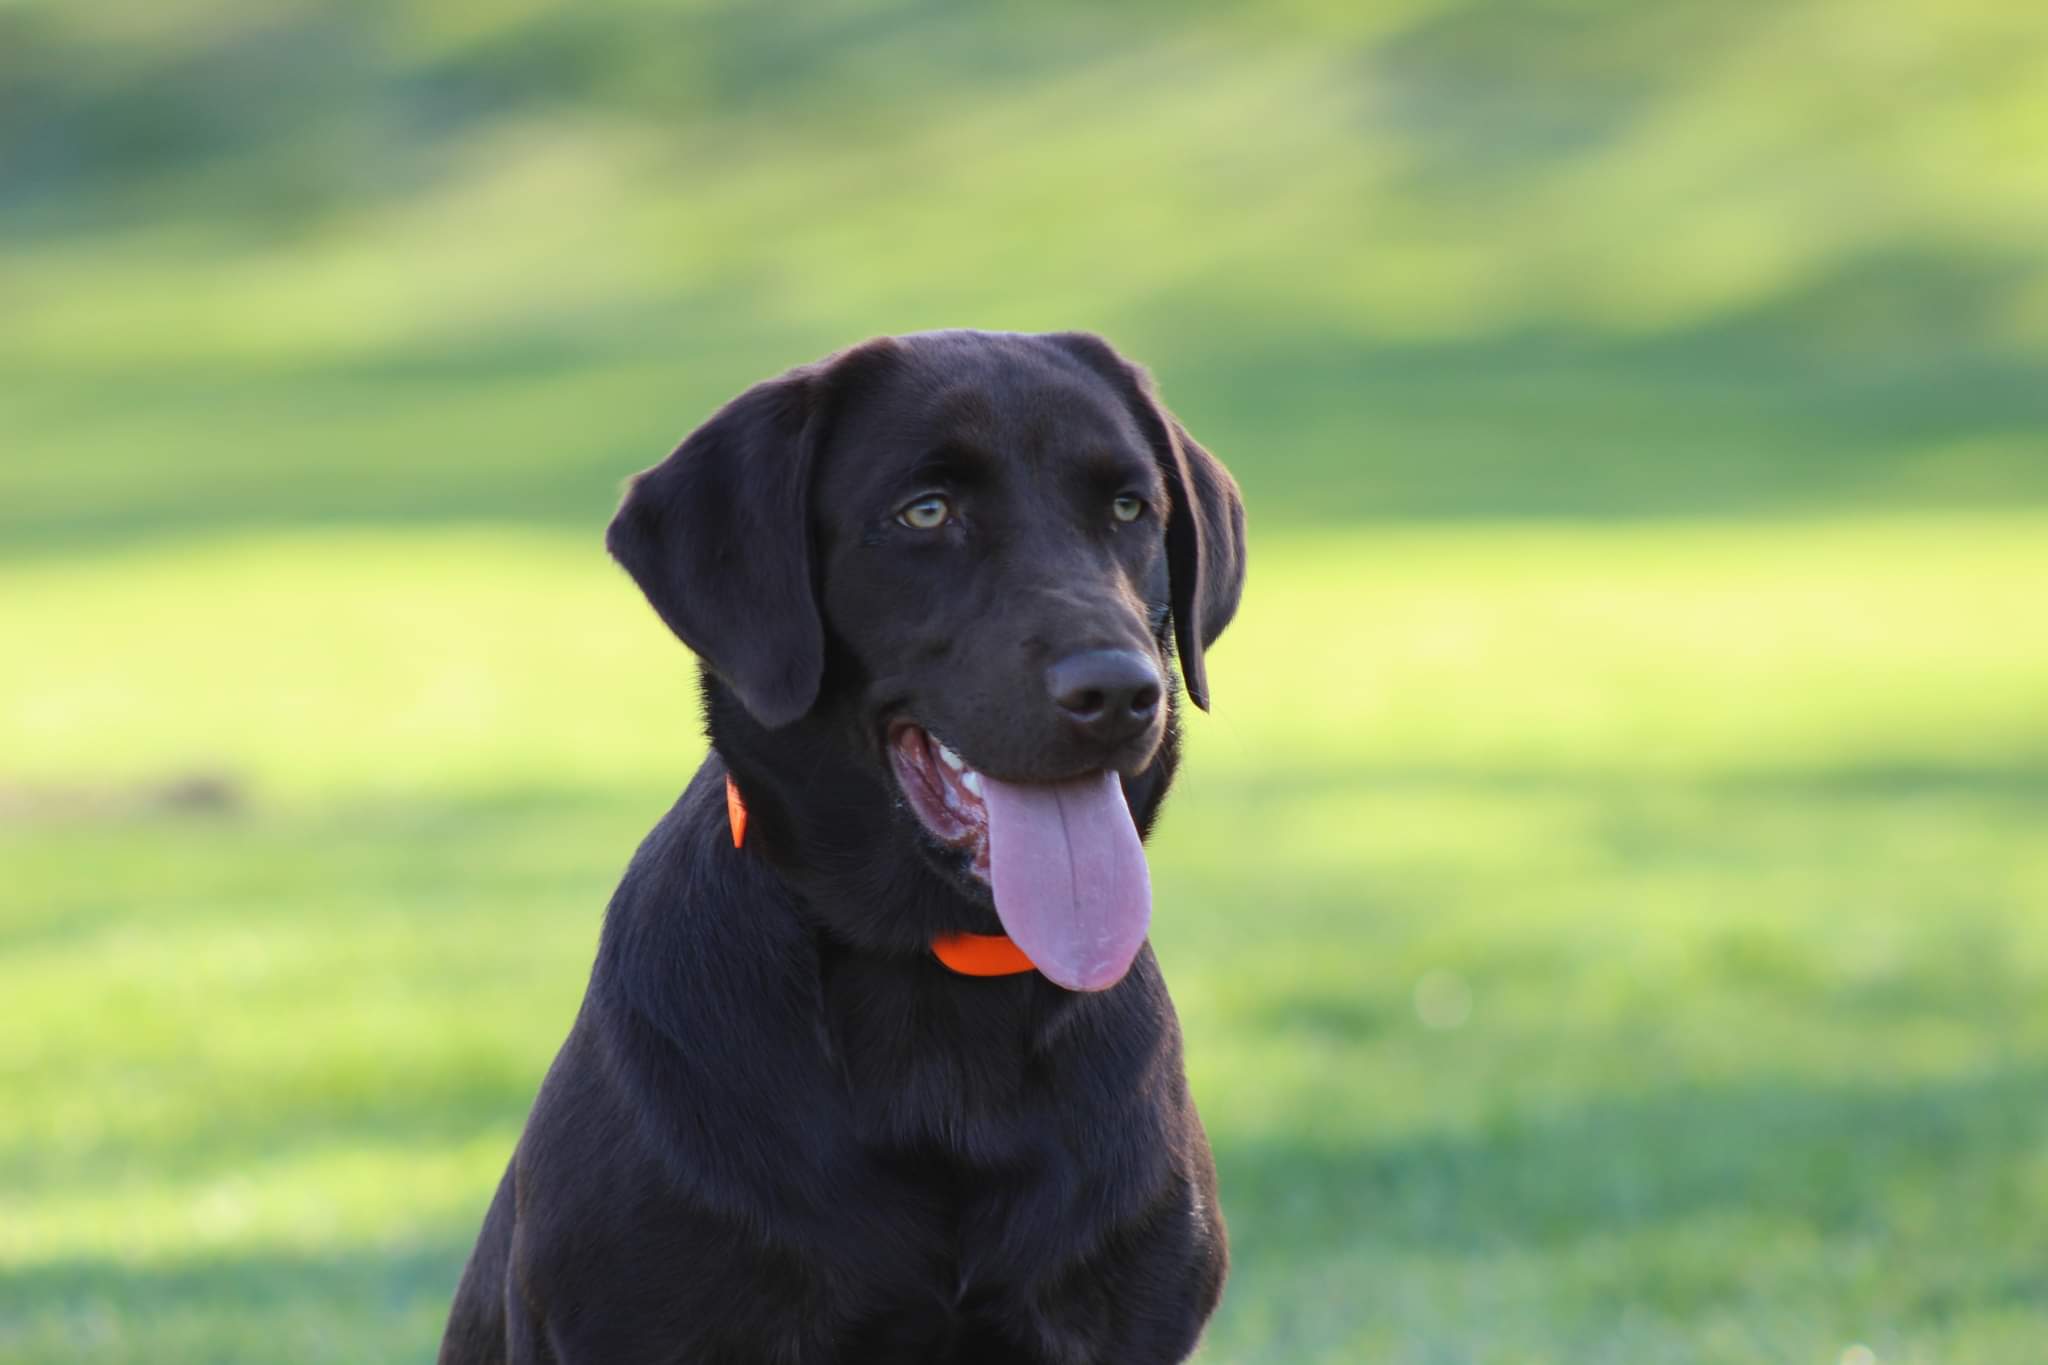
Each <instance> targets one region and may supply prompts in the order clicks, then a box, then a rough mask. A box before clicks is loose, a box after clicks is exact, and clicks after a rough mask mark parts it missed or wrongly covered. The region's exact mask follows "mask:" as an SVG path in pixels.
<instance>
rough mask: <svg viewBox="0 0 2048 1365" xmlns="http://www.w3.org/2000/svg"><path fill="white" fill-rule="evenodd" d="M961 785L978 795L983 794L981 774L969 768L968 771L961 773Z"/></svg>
mask: <svg viewBox="0 0 2048 1365" xmlns="http://www.w3.org/2000/svg"><path fill="white" fill-rule="evenodd" d="M960 785H961V786H963V787H965V788H967V790H969V791H971V792H973V793H974V794H975V795H976V796H979V795H981V774H980V773H978V772H976V771H974V769H972V768H969V769H968V770H967V771H966V772H964V773H961V774H960Z"/></svg>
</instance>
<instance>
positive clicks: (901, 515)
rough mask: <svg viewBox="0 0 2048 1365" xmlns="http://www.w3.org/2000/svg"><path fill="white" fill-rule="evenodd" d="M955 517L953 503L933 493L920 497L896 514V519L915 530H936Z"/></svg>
mask: <svg viewBox="0 0 2048 1365" xmlns="http://www.w3.org/2000/svg"><path fill="white" fill-rule="evenodd" d="M952 519H953V504H952V503H950V502H947V501H946V500H945V499H944V498H942V497H939V496H938V495H937V494H933V495H932V496H930V497H926V498H919V499H918V500H917V501H916V502H913V503H910V504H908V505H907V506H905V507H904V509H903V510H902V511H900V512H898V513H897V514H896V520H898V521H900V522H902V523H903V524H904V525H905V526H908V527H909V528H910V529H911V530H913V531H936V530H938V529H939V528H940V527H941V526H944V525H945V524H946V523H947V522H949V521H951V520H952Z"/></svg>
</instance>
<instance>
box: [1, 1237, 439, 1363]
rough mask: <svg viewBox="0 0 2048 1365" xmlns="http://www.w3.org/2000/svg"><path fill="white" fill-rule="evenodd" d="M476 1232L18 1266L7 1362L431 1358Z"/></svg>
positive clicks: (4, 1338) (5, 1339) (5, 1279)
mask: <svg viewBox="0 0 2048 1365" xmlns="http://www.w3.org/2000/svg"><path fill="white" fill-rule="evenodd" d="M473 1236H474V1229H473V1228H463V1229H460V1230H458V1229H454V1228H450V1229H447V1230H446V1231H445V1232H442V1233H437V1234H436V1235H435V1236H434V1237H433V1238H431V1239H429V1240H427V1241H422V1242H412V1243H406V1244H401V1245H393V1246H386V1247H366V1248H361V1249H352V1250H347V1251H340V1250H337V1251H327V1252H285V1251H266V1252H262V1253H257V1254H246V1255H236V1256H205V1255H202V1256H195V1257H193V1258H191V1259H189V1260H183V1261H177V1262H172V1263H169V1264H162V1265H150V1266H146V1267H145V1266H128V1265H122V1264H120V1263H118V1262H116V1261H112V1260H107V1259H99V1258H88V1259H76V1260H64V1261H54V1262H49V1263H46V1264H42V1265H34V1266H29V1267H26V1268H15V1269H11V1270H9V1272H8V1273H7V1274H6V1275H5V1276H0V1356H4V1357H5V1359H7V1360H8V1361H9V1362H11V1365H45V1362H48V1365H56V1363H57V1362H74V1361H94V1362H107V1365H112V1362H125V1361H135V1362H138V1365H140V1363H141V1362H149V1365H173V1363H174V1362H186V1361H189V1362H193V1365H199V1363H200V1362H204V1363H205V1365H226V1362H241V1361H247V1362H251V1365H256V1363H257V1362H262V1363H264V1365H269V1363H270V1362H276V1361H284V1360H290V1361H295V1362H304V1361H336V1362H342V1361H348V1362H357V1361H383V1360H391V1361H398V1360H428V1359H431V1358H432V1354H433V1350H434V1344H435V1342H436V1341H438V1340H439V1333H440V1326H441V1323H442V1321H443V1318H444V1315H445V1314H446V1312H447V1307H448V1302H449V1300H450V1298H451V1297H452V1296H453V1294H454V1292H455V1281H456V1277H457V1276H458V1275H459V1274H460V1272H461V1268H462V1264H463V1261H464V1259H465V1258H466V1257H467V1256H468V1254H469V1239H470V1238H471V1237H473Z"/></svg>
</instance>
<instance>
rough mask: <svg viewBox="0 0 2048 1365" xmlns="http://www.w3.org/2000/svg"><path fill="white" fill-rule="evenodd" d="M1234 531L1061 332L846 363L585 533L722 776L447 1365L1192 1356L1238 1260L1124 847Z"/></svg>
mask: <svg viewBox="0 0 2048 1365" xmlns="http://www.w3.org/2000/svg"><path fill="white" fill-rule="evenodd" d="M1244 526H1245V522H1244V506H1243V502H1242V500H1241V498H1240V496H1239V494H1238V490H1237V486H1236V484H1235V483H1234V482H1233V481H1232V479H1231V477H1230V475H1229V474H1228V472H1226V471H1225V469H1224V468H1223V466H1222V465H1221V464H1220V463H1218V462H1217V461H1216V459H1215V458H1214V457H1212V456H1211V455H1210V454H1209V453H1208V452H1207V451H1206V450H1204V449H1203V448H1202V447H1201V446H1200V445H1198V444H1196V442H1195V441H1194V440H1193V439H1192V438H1191V437H1190V436H1189V435H1188V434H1187V432H1186V431H1185V430H1184V429H1183V428H1182V426H1181V424H1180V423H1179V422H1178V421H1177V420H1176V419H1175V418H1174V417H1173V415H1172V414H1171V413H1169V412H1168V411H1167V410H1166V408H1165V407H1163V406H1162V405H1161V403H1160V401H1159V399H1158V398H1157V396H1156V394H1155V392H1154V388H1153V385H1152V382H1151V380H1150V378H1149V377H1148V376H1147V375H1146V373H1145V372H1144V371H1143V370H1142V369H1140V368H1138V367H1137V366H1135V365H1133V364H1131V363H1130V362H1128V361H1126V360H1124V359H1123V358H1122V357H1121V356H1120V355H1119V354H1118V353H1117V352H1116V351H1114V350H1113V349H1112V348H1111V347H1110V346H1109V345H1108V343H1106V342H1104V341H1103V340H1102V339H1100V338H1099V337H1096V336H1094V335H1091V334H1088V333H1080V332H1073V333H1057V334H1047V335H1020V334H1011V333H988V332H968V331H955V332H932V333H923V334H918V335H913V336H904V337H882V338H877V339H874V340H871V341H868V342H864V343H862V344H860V345H857V346H854V347H852V348H851V349H848V350H846V351H842V352H839V353H837V354H836V355H833V356H830V357H827V358H826V359H824V360H822V361H819V362H816V363H814V364H810V365H804V366H800V367H798V368H796V369H793V370H791V371H789V372H788V373H786V374H784V375H782V376H780V377H779V378H775V379H771V380H767V381H765V382H763V383H760V384H757V385H755V386H754V387H752V388H750V389H748V390H746V391H745V392H744V393H742V394H740V395H739V397H737V398H735V399H733V400H732V401H731V402H730V403H728V404H727V405H726V406H725V407H724V408H722V409H721V410H720V411H719V412H718V413H716V414H715V415H714V416H713V417H712V418H711V419H710V420H709V421H707V422H706V423H704V425H703V426H701V427H699V428H698V429H697V430H696V431H694V432H693V433H691V434H690V436H689V437H688V438H687V439H685V440H684V441H683V443H682V444H681V445H680V446H679V447H677V449H676V450H675V452H674V453H673V454H671V455H670V456H669V457H668V458H667V459H666V460H665V461H663V462H662V463H661V464H659V465H657V466H655V467H654V468H652V469H650V470H647V471H645V472H644V473H642V474H640V475H638V476H637V477H636V478H635V479H634V480H633V481H632V483H631V485H630V487H629V490H628V492H627V494H626V497H625V499H624V501H623V503H622V504H621V506H620V508H619V511H618V513H617V516H616V517H615V518H614V520H613V521H612V523H611V526H610V529H609V531H608V532H607V535H606V543H607V546H608V548H609V550H610V552H611V554H612V556H613V557H614V558H615V559H616V560H617V561H618V562H619V564H620V565H622V566H623V567H624V569H625V570H626V572H627V573H628V574H629V575H631V577H632V578H633V580H634V581H635V582H636V583H637V584H638V585H639V587H640V589H641V590H642V591H643V592H644V593H645V595H646V597H647V599H648V601H649V602H650V603H652V605H653V607H654V610H655V612H656V613H657V614H658V615H659V616H660V618H661V619H662V621H664V622H665V623H666V624H667V625H668V626H669V627H670V628H671V629H672V630H673V631H674V632H675V634H676V635H678V636H680V637H681V638H682V640H683V642H684V643H685V644H687V645H688V646H689V647H690V648H691V649H692V650H693V651H695V653H696V654H697V656H698V658H699V661H700V691H701V698H702V705H703V712H704V717H705V724H706V730H707V732H708V735H709V738H710V752H709V754H708V755H707V757H706V758H705V760H704V763H703V766H702V767H701V768H700V769H699V770H698V772H697V775H696V777H695V778H694V779H693V780H692V781H691V782H690V784H689V786H688V788H687V789H686V790H685V791H684V792H683V794H682V796H681V798H680V799H679V800H678V801H677V802H676V804H675V806H674V808H673V809H671V810H670V811H669V813H668V814H667V815H666V816H665V817H664V818H663V819H662V820H661V822H660V823H659V824H658V825H656V826H655V828H654V830H653V832H652V833H650V834H649V835H648V836H647V839H646V840H645V842H644V843H642V844H641V846H640V848H639V851H638V852H637V853H636V854H635V855H634V857H633V860H632V863H631V865H630V866H629V867H628V869H627V871H626V874H625V877H624V879H623V881H622V882H621V883H620V885H619V888H618V890H617V892H616V893H615V894H614V896H613V898H612V900H611V903H610V906H609V908H608V909H607V911H606V913H605V920H604V929H603V934H602V937H601V940H600V944H599V947H598V952H597V959H596V962H595V965H594V966H593V968H592V970H591V975H590V985H589V990H588V993H587V994H586V995H585V996H584V1000H583V1005H582V1009H581V1011H580V1012H579V1013H578V1015H577V1017H576V1021H575V1023H574V1025H573V1026H572V1027H571V1029H570V1031H569V1036H568V1039H567V1041H566V1042H565V1043H564V1044H563V1046H562V1049H561V1052H560V1053H559V1055H557V1057H556V1058H555V1061H554V1064H553V1066H552V1067H550V1068H549V1070H548V1073H547V1076H546V1079H545V1080H544V1081H543V1082H542V1084H541V1087H540V1093H539V1096H538V1098H537V1099H536V1100H535V1101H534V1105H533V1109H532V1113H531V1115H530V1117H529V1118H528V1121H527V1124H526V1128H525V1130H524V1132H523V1134H522V1135H521V1137H520V1139H519V1143H518V1146H517V1148H516V1150H515V1151H514V1152H513V1154H512V1158H511V1162H510V1166H509V1169H508V1170H507V1171H506V1173H505V1176H504V1179H503V1181H502V1182H501V1183H500V1184H499V1186H498V1191H497V1195H496V1197H495V1198H494V1199H493V1200H492V1202H491V1205H490V1209H489V1212H488V1213H487V1214H486V1216H485V1218H484V1223H483V1229H482V1232H481V1234H480V1235H479V1237H478V1240H477V1243H476V1248H475V1251H474V1252H473V1253H472V1255H471V1258H470V1260H469V1263H468V1265H467V1268H466V1269H465V1270H464V1272H463V1275H462V1279H461V1283H460V1286H459V1287H458V1289H457V1291H456V1295H455V1300H454V1305H453V1307H452V1309H451V1311H450V1315H449V1320H448V1326H447V1331H446V1335H445V1337H444V1340H443V1343H442V1347H441V1353H440V1360H441V1361H442V1362H443V1365H482V1363H483V1362H509V1363H511V1365H533V1363H535V1362H556V1363H557V1365H589V1363H590V1362H599V1363H600V1365H640V1363H641V1362H717V1363H719V1365H726V1363H728V1362H737V1363H751V1362H762V1363H763V1365H767V1363H768V1362H775V1365H824V1363H825V1362H834V1363H835V1365H839V1363H844V1365H855V1363H857V1362H898V1361H902V1362H945V1361H958V1362H974V1365H1001V1363H1002V1362H1019V1363H1020V1365H1021V1363H1022V1362H1032V1363H1033V1365H1096V1363H1098V1362H1100V1363H1102V1365H1108V1363H1109V1362H1115V1365H1150V1363H1151V1362H1166V1361H1178V1360H1183V1359H1185V1358H1186V1357H1187V1356H1188V1355H1189V1354H1190V1353H1191V1352H1192V1351H1193V1350H1194V1347H1195V1344H1196V1342H1197V1339H1198V1338H1199V1336H1200V1334H1201V1330H1202V1327H1203V1325H1204V1323H1205V1322H1206V1321H1207V1319H1208V1317H1209V1315H1210V1314H1211V1313H1212V1312H1213V1311H1214V1309H1215V1306H1216V1303H1217V1301H1218V1298H1219V1296H1220V1295H1221V1292H1222V1286H1223V1280H1224V1275H1225V1271H1226V1263H1227V1251H1226V1243H1225V1234H1224V1225H1223V1218H1222V1215H1221V1213H1220V1212H1219V1210H1218V1208H1217V1202H1216V1172H1215V1165H1214V1161H1213V1159H1212V1158H1211V1155H1210V1152H1209V1145H1208V1139H1207V1137H1206V1135H1205V1134H1204V1132H1203V1130H1202V1125H1201V1120H1200V1119H1199V1117H1198V1116H1197V1115H1196V1112H1195V1106H1194V1104H1193V1102H1192V1101H1191V1099H1190V1098H1189V1095H1188V1088H1187V1081H1186V1077H1185V1074H1184V1071H1183V1067H1182V1060H1181V1039H1180V1027H1179V1023H1178V1021H1177V1019H1176V1018H1175V1015H1174V1011H1173V1005H1172V1002H1171V1001H1170V1000H1169V999H1168V997H1167V992H1166V986H1165V983H1164V982H1163V981H1162V979H1161V977H1160V971H1159V966H1158V963H1157V961H1156V960H1155V959H1154V957H1153V955H1152V952H1151V949H1150V948H1149V946H1148V945H1147V943H1146V932H1147V926H1148V923H1149V916H1150V912H1151V893H1150V889H1149V878H1148V873H1147V869H1146V864H1145V858H1144V853H1143V850H1142V847H1141V839H1142V838H1143V836H1144V835H1145V834H1147V833H1149V831H1150V829H1151V826H1152V823H1153V821H1154V820H1155V819H1156V818H1157V816H1158V814H1159V808H1160V803H1161V801H1162V799H1163V798H1164V797H1165V795H1166V790H1167V786H1168V784H1169V783H1170V782H1171V781H1172V779H1173V775H1174V767H1175V763H1176V759H1177V755H1178V732H1177V710H1176V707H1177V701H1176V693H1177V690H1178V689H1177V684H1178V683H1184V686H1185V689H1186V693H1187V696H1188V698H1189V699H1190V700H1191V701H1193V702H1194V703H1195V704H1196V705H1197V706H1200V707H1203V708H1204V709H1206V708H1207V705H1208V683H1207V675H1206V672H1205V669H1204V664H1203V657H1204V651H1205V650H1206V649H1207V648H1208V647H1210V646H1211V645H1212V644H1214V643H1215V640H1216V638H1217V636H1218V634H1219V633H1220V632H1221V631H1222V630H1223V628H1224V627H1225V625H1227V624H1228V623H1229V621H1230V619H1231V617H1232V615H1233V614H1234V613H1235V611H1236V609H1237V604H1238V599H1239V595H1240V592H1241V590H1242V587H1243V583H1244V572H1245V567H1244V566H1245V540H1244ZM1176 658H1177V659H1178V677H1176V672H1175V667H1174V661H1175V659H1176Z"/></svg>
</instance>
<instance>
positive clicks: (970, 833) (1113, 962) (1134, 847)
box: [889, 724, 1152, 991]
mask: <svg viewBox="0 0 2048 1365" xmlns="http://www.w3.org/2000/svg"><path fill="white" fill-rule="evenodd" d="M889 762H890V765H891V766H892V767H893V768H894V769H895V771H896V782H897V785H898V786H899V787H901V788H902V790H903V796H904V799H905V800H906V801H907V802H908V803H909V805H910V809H911V811H912V812H913V813H914V814H915V815H916V816H917V818H918V821H919V823H921V824H922V825H923V826H924V827H925V829H926V831H927V832H929V833H930V834H931V836H932V837H933V838H934V839H936V840H938V842H940V843H941V844H944V845H946V846H948V847H951V848H957V849H960V850H961V851H962V852H964V853H965V854H966V855H967V858H968V866H969V868H970V869H971V870H972V871H973V872H974V874H975V875H976V876H977V877H980V878H981V879H982V880H984V881H986V882H987V883H988V884H989V888H990V890H991V891H992V892H993V894H994V897H995V903H996V916H997V918H999V919H1000V920H1002V922H1003V929H1004V931H1005V932H1006V933H1008V934H1009V936H1010V938H1011V939H1012V940H1014V941H1015V942H1016V944H1017V946H1018V947H1019V948H1021V949H1023V950H1024V953H1025V955H1026V956H1028V957H1029V958H1030V959H1031V961H1032V963H1033V964H1034V965H1035V966H1036V967H1037V968H1038V970H1039V971H1040V972H1042V973H1043V974H1044V975H1045V976H1047V977H1049V978H1051V979H1052V980H1053V981H1056V982H1058V983H1059V984H1060V985H1062V986H1065V987H1066V988H1067V989H1068V990H1076V991H1099V990H1103V989H1106V988H1107V987H1110V986H1113V985H1115V984H1116V983H1117V982H1118V981H1120V980H1122V979H1123V976H1124V973H1125V972H1127V971H1129V970H1130V967H1131V961H1132V959H1134V958H1135V957H1136V956H1137V955H1138V949H1139V948H1141V947H1143V946H1144V942H1145V931H1146V929H1147V928H1148V927H1149V926H1150V924H1151V919H1152V886H1151V878H1150V874H1149V872H1148V871H1147V869H1146V866H1145V849H1144V845H1143V844H1141V843H1140V842H1139V840H1138V830H1137V826H1136V825H1135V824H1134V823H1133V822H1132V820H1131V809H1130V806H1129V805H1128V804H1127V803H1126V802H1125V800H1124V794H1123V785H1122V784H1121V783H1120V782H1119V781H1118V780H1117V776H1116V774H1115V773H1113V772H1110V771H1107V770H1103V771H1098V772H1093V773H1087V774H1084V775H1083V776H1080V777H1076V778H1070V779H1068V780H1066V781H1062V782H1005V781H1002V780H999V779H997V778H993V777H990V776H988V775H987V774H985V773H980V772H976V771H975V770H974V769H973V768H971V767H969V766H968V765H967V763H966V762H965V761H964V760H963V759H962V758H961V757H960V755H959V754H957V753H955V752H953V750H951V749H949V748H947V747H946V746H945V745H943V744H941V743H940V742H939V741H937V740H936V739H933V738H932V737H931V735H929V734H927V733H926V732H925V731H924V730H923V729H921V728H920V727H918V726H915V725H908V724H905V725H899V726H897V727H896V728H895V729H894V730H893V731H892V732H891V733H890V735H889Z"/></svg>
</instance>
